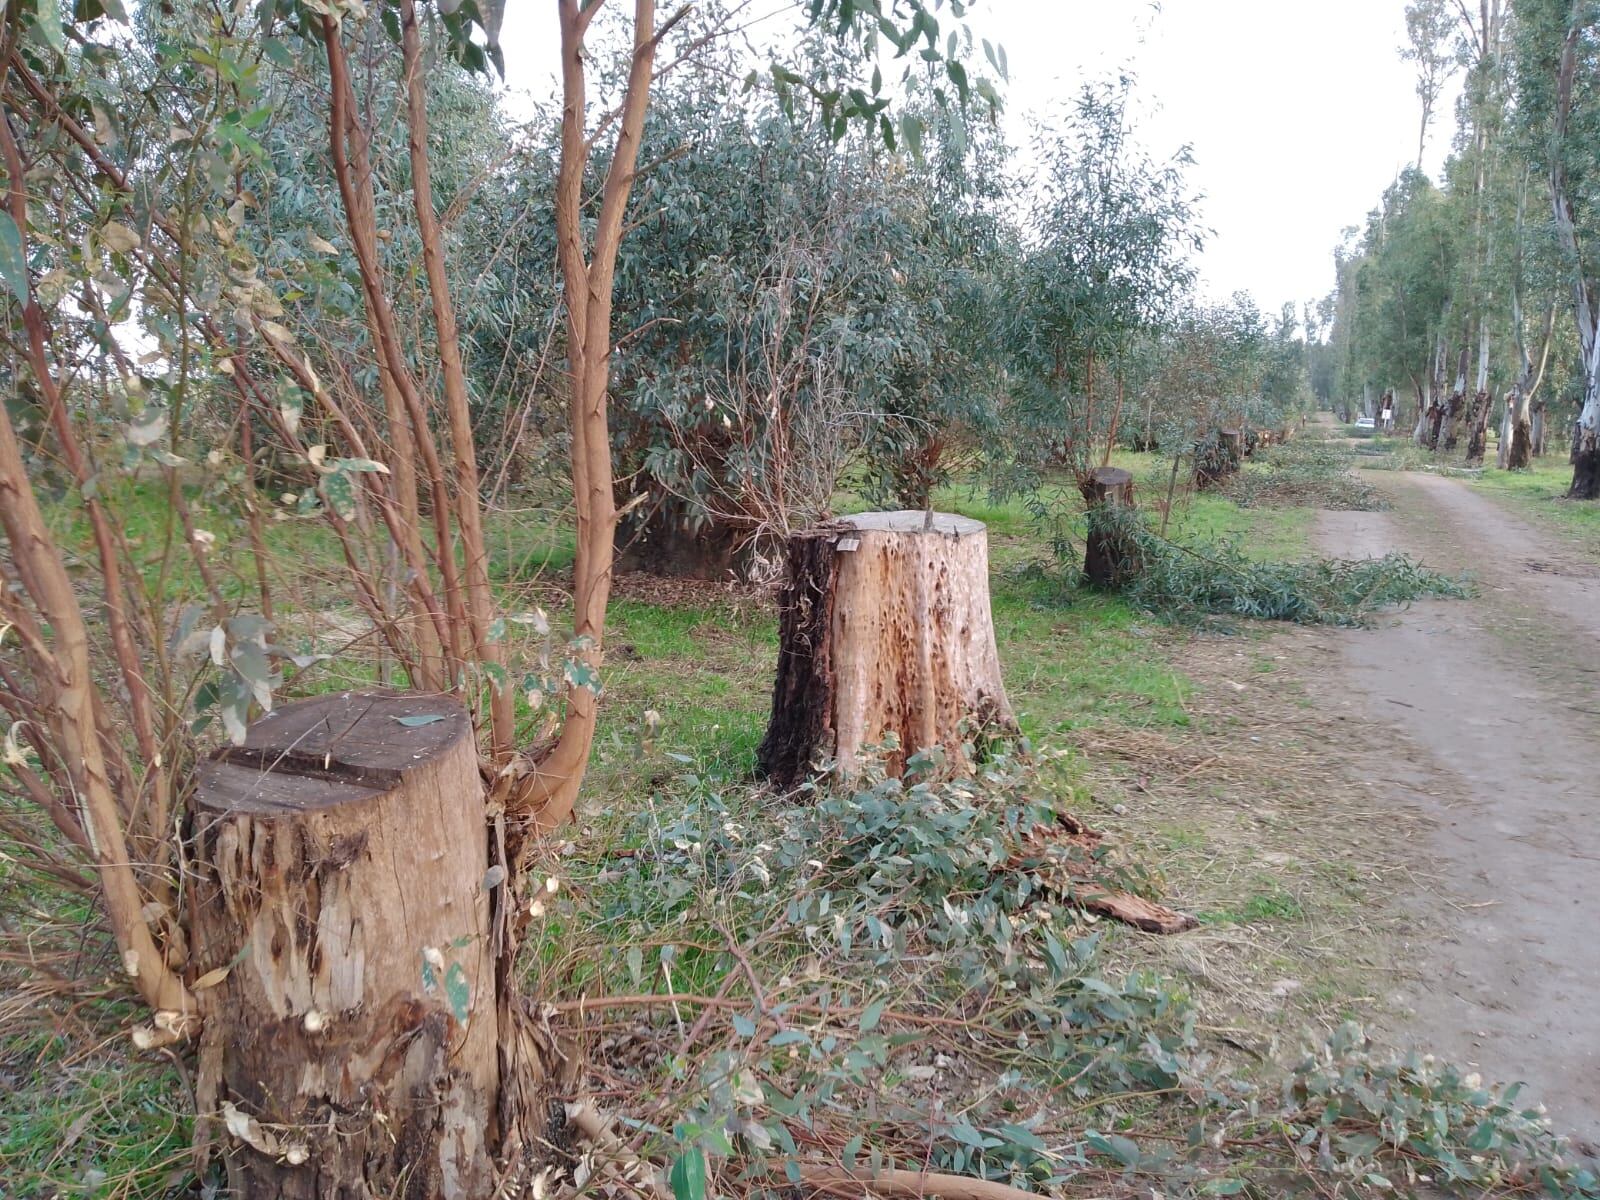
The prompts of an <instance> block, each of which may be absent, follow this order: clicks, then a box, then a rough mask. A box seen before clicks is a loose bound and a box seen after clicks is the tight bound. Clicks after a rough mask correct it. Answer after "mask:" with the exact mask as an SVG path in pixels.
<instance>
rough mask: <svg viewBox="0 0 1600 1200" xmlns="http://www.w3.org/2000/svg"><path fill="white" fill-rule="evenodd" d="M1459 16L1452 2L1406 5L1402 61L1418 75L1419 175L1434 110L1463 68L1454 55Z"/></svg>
mask: <svg viewBox="0 0 1600 1200" xmlns="http://www.w3.org/2000/svg"><path fill="white" fill-rule="evenodd" d="M1459 14H1460V9H1459V8H1458V7H1457V6H1456V5H1455V4H1453V3H1452V2H1451V0H1412V2H1411V3H1410V4H1407V5H1406V44H1405V46H1404V47H1402V48H1401V51H1400V57H1401V58H1403V59H1404V60H1405V61H1407V62H1409V63H1412V64H1413V66H1414V69H1415V70H1416V74H1417V100H1418V101H1419V102H1420V106H1421V116H1420V119H1419V121H1418V127H1417V158H1416V162H1415V163H1414V164H1413V165H1414V166H1415V167H1416V169H1417V170H1419V171H1420V170H1422V155H1423V151H1424V150H1425V149H1426V148H1427V145H1428V127H1429V126H1430V125H1431V124H1432V123H1433V116H1434V108H1435V106H1436V105H1437V104H1438V102H1439V97H1440V96H1441V95H1442V94H1443V92H1444V88H1445V85H1446V84H1447V83H1448V82H1449V81H1450V78H1451V76H1452V75H1454V74H1455V73H1456V70H1457V69H1458V68H1459V66H1460V61H1459V58H1458V57H1457V55H1456V53H1455V41H1456V29H1457V21H1458V20H1459Z"/></svg>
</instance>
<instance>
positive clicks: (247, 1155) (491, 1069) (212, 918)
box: [194, 693, 504, 1200]
mask: <svg viewBox="0 0 1600 1200" xmlns="http://www.w3.org/2000/svg"><path fill="white" fill-rule="evenodd" d="M195 805H196V836H197V845H198V858H199V862H198V864H197V867H198V871H199V874H200V880H199V882H198V884H197V885H196V887H195V905H196V914H195V917H196V928H197V931H198V932H199V934H200V936H199V937H198V938H197V943H198V945H199V946H200V947H201V948H202V957H204V958H208V959H209V961H202V962H200V963H199V965H198V972H199V977H198V978H197V980H196V982H195V984H194V986H195V987H197V988H199V987H201V986H202V984H203V983H204V982H205V980H207V979H208V978H214V977H215V975H216V974H217V973H218V972H225V975H224V977H223V978H222V979H221V980H220V982H215V984H214V986H212V987H210V988H207V989H206V990H204V991H202V992H201V993H200V994H201V995H202V996H203V997H205V1000H206V1008H207V1012H206V1025H205V1034H204V1035H203V1038H204V1040H203V1041H202V1049H201V1081H200V1090H201V1093H202V1095H201V1103H200V1111H201V1112H202V1113H205V1112H208V1111H217V1110H218V1108H219V1107H220V1110H221V1112H222V1113H223V1114H224V1117H225V1118H226V1123H227V1138H226V1141H227V1144H228V1151H227V1160H228V1173H229V1177H230V1182H231V1184H232V1187H233V1189H234V1192H235V1194H236V1195H238V1196H240V1197H244V1198H245V1200H256V1198H262V1200H265V1198H266V1197H278V1196H283V1197H288V1198H291V1200H323V1198H332V1197H345V1196H390V1195H393V1196H401V1195H404V1196H406V1197H428V1198H433V1197H462V1198H471V1197H482V1196H487V1195H490V1194H491V1193H492V1192H493V1191H494V1179H493V1164H492V1156H491V1148H492V1147H493V1146H494V1145H495V1139H496V1137H497V1136H498V1128H497V1127H498V1123H499V1119H498V1117H497V1112H496V1104H497V1096H498V1093H499V1087H500V1066H499V1063H498V1059H497V1053H498V1049H499V1048H498V1042H499V1041H500V1037H501V1033H502V1031H501V1030H500V1029H499V1024H500V1020H499V1019H498V1018H497V1007H498V1001H499V995H498V989H497V987H496V976H495V970H496V968H495V955H494V941H495V939H494V938H492V936H491V929H492V924H491V922H492V919H493V918H492V914H491V902H490V901H491V890H492V888H493V886H494V884H495V883H496V882H498V881H497V880H495V879H493V878H492V877H488V876H486V875H485V869H486V867H487V865H488V863H489V861H490V858H489V839H488V832H487V825H486V822H485V816H484V800H483V782H482V779H481V777H480V775H479V772H478V755H477V748H476V745H475V743H474V739H473V734H472V723H471V721H470V720H469V719H468V716H467V713H466V711H465V710H464V709H463V708H462V707H461V705H460V704H459V703H458V702H456V701H455V700H452V699H449V698H446V697H442V696H415V695H373V694H359V693H357V694H352V693H344V694H340V695H333V696H325V697H319V698H317V699H312V700H307V701H303V702H301V703H297V704H291V705H288V706H287V707H285V708H282V709H280V710H279V711H277V712H275V713H272V714H270V715H268V716H266V717H263V718H262V719H261V720H260V721H258V722H256V723H255V724H254V725H253V726H252V727H251V729H250V731H249V735H248V737H247V739H246V741H245V743H244V744H243V745H242V746H238V747H234V748H232V749H229V750H225V751H223V752H221V753H219V754H218V755H217V756H216V757H214V758H212V759H210V760H209V761H207V762H204V763H202V764H201V766H200V769H199V780H198V786H197V789H196V793H195ZM501 875H502V876H503V875H504V872H503V871H502V872H501Z"/></svg>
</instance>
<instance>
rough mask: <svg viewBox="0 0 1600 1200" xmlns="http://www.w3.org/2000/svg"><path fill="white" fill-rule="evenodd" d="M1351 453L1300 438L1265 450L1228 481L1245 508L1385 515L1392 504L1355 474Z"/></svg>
mask: <svg viewBox="0 0 1600 1200" xmlns="http://www.w3.org/2000/svg"><path fill="white" fill-rule="evenodd" d="M1351 458H1352V456H1351V454H1350V452H1349V451H1348V450H1345V449H1343V448H1341V447H1339V446H1336V445H1334V444H1333V443H1331V442H1329V441H1326V440H1324V439H1318V438H1299V439H1296V440H1294V441H1291V442H1285V443H1282V444H1281V445H1277V446H1270V447H1267V448H1265V449H1263V450H1262V451H1260V452H1259V453H1258V454H1257V455H1256V456H1255V458H1254V459H1253V460H1252V462H1251V465H1250V467H1249V468H1248V469H1246V470H1244V471H1241V472H1239V473H1238V474H1237V475H1235V476H1234V477H1233V478H1232V479H1230V480H1229V482H1228V496H1229V498H1230V499H1232V500H1233V501H1234V502H1235V503H1237V504H1238V505H1239V507H1241V508H1264V507H1292V506H1300V507H1308V508H1329V509H1345V510H1354V511H1358V512H1380V511H1382V510H1384V509H1387V508H1388V507H1389V502H1388V501H1387V500H1385V499H1384V498H1383V497H1382V496H1381V495H1379V494H1378V493H1377V491H1375V490H1374V489H1373V488H1372V487H1371V486H1369V485H1368V484H1367V483H1365V482H1363V481H1362V480H1361V479H1360V478H1358V477H1357V476H1355V475H1353V474H1352V473H1351V471H1350V465H1351Z"/></svg>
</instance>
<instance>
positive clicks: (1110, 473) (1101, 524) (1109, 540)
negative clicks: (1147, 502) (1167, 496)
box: [1078, 467, 1144, 588]
mask: <svg viewBox="0 0 1600 1200" xmlns="http://www.w3.org/2000/svg"><path fill="white" fill-rule="evenodd" d="M1078 490H1079V491H1081V492H1082V493H1083V501H1084V505H1085V506H1086V508H1087V512H1088V536H1087V537H1086V539H1085V546H1084V551H1083V574H1084V577H1085V578H1086V579H1087V580H1088V581H1089V582H1090V583H1091V584H1092V585H1094V586H1095V587H1102V588H1119V587H1122V586H1123V585H1124V584H1126V583H1128V582H1129V581H1130V580H1132V579H1133V578H1134V577H1136V576H1137V575H1138V574H1139V571H1140V570H1141V569H1142V568H1143V566H1144V562H1143V558H1142V556H1141V555H1140V553H1139V543H1138V539H1137V538H1136V537H1135V536H1134V531H1133V529H1132V528H1131V524H1132V522H1133V521H1134V520H1135V519H1136V518H1135V516H1134V509H1135V504H1134V500H1133V475H1132V473H1131V472H1129V471H1124V470H1123V469H1122V468H1121V467H1096V468H1095V469H1094V470H1092V471H1090V472H1089V473H1088V474H1087V475H1085V476H1084V477H1083V478H1082V479H1081V480H1080V481H1079V483H1078Z"/></svg>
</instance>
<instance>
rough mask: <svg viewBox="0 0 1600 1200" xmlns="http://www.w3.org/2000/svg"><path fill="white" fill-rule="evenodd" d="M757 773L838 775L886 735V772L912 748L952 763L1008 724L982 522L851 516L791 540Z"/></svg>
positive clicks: (781, 779)
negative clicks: (940, 754) (824, 770)
mask: <svg viewBox="0 0 1600 1200" xmlns="http://www.w3.org/2000/svg"><path fill="white" fill-rule="evenodd" d="M779 605H780V614H779V622H780V624H779V650H778V673H777V680H776V682H775V684H774V687H773V693H772V719H771V722H770V723H769V725H768V727H767V735H766V738H765V740H763V741H762V743H761V748H760V751H759V754H758V757H757V764H758V769H759V770H760V772H761V774H762V775H763V776H764V777H766V778H767V779H770V780H771V781H772V782H773V783H775V784H777V785H778V786H779V787H783V788H790V787H793V786H795V785H797V784H799V783H801V782H802V781H804V780H805V779H806V778H808V777H809V776H810V775H811V774H812V773H813V772H814V771H815V770H816V769H817V768H818V767H819V766H820V765H821V764H822V763H823V762H824V761H831V762H832V763H833V764H834V765H835V769H836V770H837V771H838V772H839V773H840V774H841V775H843V776H845V777H849V776H850V775H852V774H854V773H855V772H856V770H857V769H858V764H859V760H860V757H861V755H862V753H863V751H865V750H866V749H868V748H869V747H873V746H879V745H883V744H885V742H886V741H887V739H888V737H889V735H891V734H892V735H893V737H894V739H895V741H896V743H897V747H898V748H897V749H895V750H893V751H891V752H890V753H889V754H888V769H889V770H890V771H891V772H892V773H896V774H898V773H899V772H900V771H902V770H903V769H904V767H905V762H906V759H907V757H908V756H909V755H910V754H912V753H915V752H916V751H918V750H923V749H931V748H933V747H942V748H943V749H944V750H946V751H947V752H948V753H949V754H950V755H951V756H952V758H953V759H954V758H955V757H956V756H958V755H959V754H960V751H961V747H962V743H963V742H964V741H967V740H970V739H971V738H972V737H973V736H974V735H975V734H977V733H980V732H982V731H983V730H990V731H993V732H996V733H1011V732H1014V731H1015V730H1016V719H1015V718H1014V717H1013V716H1012V713H1011V706H1010V704H1009V703H1008V702H1007V700H1006V693H1005V685H1004V684H1003V682H1002V681H1001V678H1000V656H999V653H998V651H997V650H996V648H995V638H994V623H993V619H992V616H991V614H990V609H989V547H988V533H987V530H986V529H985V528H984V526H983V524H982V523H981V522H979V521H974V520H971V519H969V518H967V517H959V516H953V515H951V514H948V513H934V514H932V516H931V520H930V519H929V515H928V514H926V513H922V512H880V513H862V514H859V515H857V516H853V517H848V518H845V519H843V520H841V521H837V522H833V523H831V524H829V525H826V526H821V527H818V528H815V529H810V530H807V531H805V532H804V533H801V534H798V535H796V536H795V537H793V538H791V539H790V541H789V546H788V559H787V571H786V577H785V581H784V585H783V590H782V594H781V597H780V601H779Z"/></svg>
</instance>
